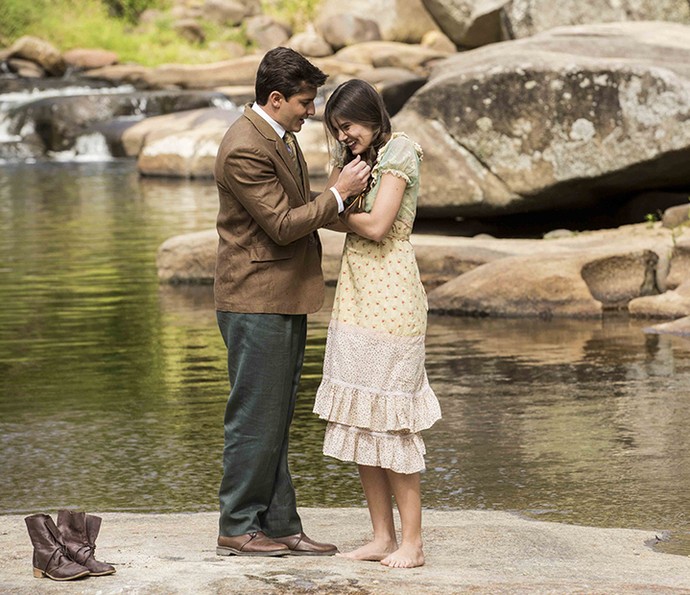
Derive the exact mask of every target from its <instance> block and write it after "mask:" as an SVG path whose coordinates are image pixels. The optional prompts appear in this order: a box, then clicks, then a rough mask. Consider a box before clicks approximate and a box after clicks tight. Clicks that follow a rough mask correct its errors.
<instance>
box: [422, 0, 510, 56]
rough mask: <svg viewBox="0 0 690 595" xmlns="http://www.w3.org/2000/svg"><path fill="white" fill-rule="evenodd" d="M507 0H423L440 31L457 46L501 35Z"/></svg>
mask: <svg viewBox="0 0 690 595" xmlns="http://www.w3.org/2000/svg"><path fill="white" fill-rule="evenodd" d="M509 3H510V0H424V4H425V6H426V7H427V9H428V10H429V12H430V13H431V15H432V16H433V18H434V20H435V21H436V22H437V23H438V24H439V26H440V28H441V29H442V30H443V32H444V33H445V34H446V35H447V36H448V37H449V38H450V39H451V40H452V41H453V42H454V43H455V44H456V45H458V46H461V47H466V48H474V47H479V46H482V45H486V44H488V43H495V42H497V41H501V40H502V39H504V35H503V31H502V28H501V18H502V14H503V7H504V6H505V5H506V4H509Z"/></svg>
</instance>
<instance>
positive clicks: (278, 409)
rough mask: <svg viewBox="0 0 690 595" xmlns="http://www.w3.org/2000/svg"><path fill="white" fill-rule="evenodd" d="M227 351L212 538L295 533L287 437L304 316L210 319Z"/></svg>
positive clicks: (301, 357) (225, 314)
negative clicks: (217, 514) (215, 322)
mask: <svg viewBox="0 0 690 595" xmlns="http://www.w3.org/2000/svg"><path fill="white" fill-rule="evenodd" d="M216 314H217V319H218V326H219V327H220V331H221V334H222V335H223V340H224V341H225V345H226V347H227V348H228V376H229V379H230V386H231V390H230V397H229V399H228V402H227V405H226V409H225V447H224V449H223V479H222V481H221V484H220V491H219V498H220V528H219V530H220V535H224V536H233V535H243V534H245V533H249V532H252V531H263V532H264V533H266V535H268V536H269V537H283V536H285V535H292V534H294V533H299V532H300V531H301V530H302V522H301V520H300V518H299V515H298V514H297V502H296V498H295V489H294V487H293V485H292V479H291V477H290V471H289V469H288V460H287V453H288V437H289V431H290V423H291V421H292V416H293V414H294V411H295V402H296V399H297V387H298V384H299V378H300V373H301V371H302V362H303V361H304V347H305V344H306V336H307V317H306V315H283V314H241V313H234V312H217V313H216Z"/></svg>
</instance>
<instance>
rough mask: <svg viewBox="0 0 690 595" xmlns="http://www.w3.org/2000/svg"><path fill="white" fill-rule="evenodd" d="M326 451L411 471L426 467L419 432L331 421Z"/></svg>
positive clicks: (338, 456)
mask: <svg viewBox="0 0 690 595" xmlns="http://www.w3.org/2000/svg"><path fill="white" fill-rule="evenodd" d="M323 454H325V455H327V456H329V457H333V458H335V459H338V460H340V461H352V462H354V463H357V464H358V465H367V466H370V467H381V468H383V469H390V470H391V471H395V472H396V473H405V474H409V473H418V472H419V471H423V470H424V468H425V464H424V455H425V454H426V448H425V446H424V440H423V439H422V437H421V436H420V435H419V434H414V433H404V434H400V433H380V432H371V431H368V430H365V429H363V428H355V427H350V426H344V425H341V424H334V423H329V424H328V426H327V427H326V435H325V437H324V442H323Z"/></svg>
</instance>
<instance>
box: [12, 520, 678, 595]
mask: <svg viewBox="0 0 690 595" xmlns="http://www.w3.org/2000/svg"><path fill="white" fill-rule="evenodd" d="M46 512H48V513H49V514H51V516H53V518H56V516H57V513H56V511H46ZM96 514H99V513H96ZM301 514H302V518H303V521H304V525H305V529H306V530H307V532H308V533H309V534H310V535H311V536H312V537H314V538H316V539H320V540H324V541H326V540H328V541H332V542H334V543H336V544H338V546H339V547H340V548H341V549H342V550H349V549H351V548H354V547H357V546H359V545H361V544H362V543H364V542H365V540H367V539H368V538H369V530H370V529H369V519H368V514H367V512H366V510H365V509H358V508H342V509H313V508H312V509H302V510H301ZM100 516H102V518H103V525H102V527H101V534H100V536H99V538H98V542H97V545H98V549H97V559H100V560H103V561H107V562H110V563H112V564H114V565H115V566H116V568H117V573H116V574H114V575H112V576H107V577H90V578H87V579H83V580H79V581H72V582H67V583H58V582H54V581H50V580H48V579H35V578H33V575H32V572H31V553H32V548H31V545H30V541H29V537H28V534H27V531H26V526H25V524H24V520H23V515H12V516H4V517H3V518H2V530H1V531H0V552H1V553H0V592H2V593H14V594H27V593H102V594H107V593H166V594H168V593H260V594H269V593H309V594H314V593H319V594H329V595H330V594H353V595H354V594H356V595H365V594H388V593H390V594H395V595H412V594H414V595H419V594H420V593H422V594H427V593H428V594H434V595H439V594H450V593H492V594H494V593H499V594H500V593H525V594H527V593H529V594H535V593H536V594H540V593H554V594H555V593H558V594H562V593H588V594H594V593H596V594H599V593H606V594H614V593H615V594H621V593H640V594H641V593H645V594H647V593H690V557H687V556H675V555H670V554H662V553H658V552H656V551H654V550H653V549H651V548H650V547H649V546H648V545H647V544H648V543H650V542H653V541H655V540H656V538H657V536H658V535H660V533H659V532H654V531H641V530H631V529H598V528H592V527H580V526H573V525H564V524H559V523H550V522H538V521H532V520H526V519H523V518H521V517H519V516H517V515H513V514H510V513H506V512H485V511H436V510H433V511H425V512H424V525H425V551H426V556H427V564H426V565H425V566H423V567H421V568H415V569H390V568H387V567H384V566H382V565H380V564H378V563H376V562H355V561H351V560H348V559H345V558H340V557H326V558H305V557H283V558H248V557H243V558H240V557H234V556H233V557H229V558H224V557H220V556H217V555H216V553H215V538H216V534H217V533H216V532H217V519H218V515H217V514H216V513H190V514H130V513H102V514H100Z"/></svg>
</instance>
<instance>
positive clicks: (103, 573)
mask: <svg viewBox="0 0 690 595" xmlns="http://www.w3.org/2000/svg"><path fill="white" fill-rule="evenodd" d="M115 572H116V571H115V569H114V568H113V569H112V570H106V571H105V572H89V576H108V575H109V574H115Z"/></svg>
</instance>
